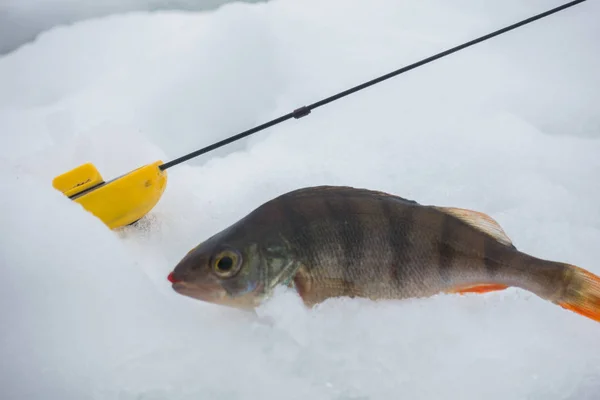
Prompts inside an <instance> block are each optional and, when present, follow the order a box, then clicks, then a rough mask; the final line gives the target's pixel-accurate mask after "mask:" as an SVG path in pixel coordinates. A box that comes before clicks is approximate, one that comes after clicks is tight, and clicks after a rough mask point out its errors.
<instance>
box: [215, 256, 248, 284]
mask: <svg viewBox="0 0 600 400" xmlns="http://www.w3.org/2000/svg"><path fill="white" fill-rule="evenodd" d="M241 260H242V257H241V255H240V254H239V253H237V252H234V251H231V250H225V251H222V252H220V253H218V254H217V255H216V256H215V257H214V261H213V270H214V271H215V273H216V274H217V275H218V276H220V277H222V278H229V277H231V276H233V275H235V274H236V273H237V272H238V271H239V269H240V266H241V264H242V263H241Z"/></svg>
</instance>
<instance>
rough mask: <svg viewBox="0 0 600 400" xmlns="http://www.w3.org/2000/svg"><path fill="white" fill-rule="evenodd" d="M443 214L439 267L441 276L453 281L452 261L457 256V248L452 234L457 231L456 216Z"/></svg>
mask: <svg viewBox="0 0 600 400" xmlns="http://www.w3.org/2000/svg"><path fill="white" fill-rule="evenodd" d="M441 215H442V226H441V232H440V236H439V240H440V241H439V246H438V250H439V255H438V256H439V259H438V268H439V272H440V277H441V278H442V281H443V282H444V283H451V282H452V263H453V262H454V259H455V257H456V250H455V249H454V247H452V245H451V243H452V240H453V239H452V236H453V234H454V232H455V231H456V228H457V226H456V225H457V224H456V221H455V219H454V217H451V216H449V215H446V214H441Z"/></svg>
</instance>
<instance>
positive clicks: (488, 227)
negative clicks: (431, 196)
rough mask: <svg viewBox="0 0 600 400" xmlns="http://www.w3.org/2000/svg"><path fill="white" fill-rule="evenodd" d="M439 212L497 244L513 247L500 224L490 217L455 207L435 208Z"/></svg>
mask: <svg viewBox="0 0 600 400" xmlns="http://www.w3.org/2000/svg"><path fill="white" fill-rule="evenodd" d="M436 208H437V209H439V210H440V211H442V212H444V213H446V214H449V215H452V216H455V217H456V218H458V219H460V220H461V221H464V222H466V223H467V224H469V225H471V226H473V227H475V228H477V229H479V230H480V231H482V232H485V233H487V234H488V235H490V236H492V237H493V238H494V239H496V240H498V241H499V242H501V243H503V244H505V245H507V246H511V247H514V245H513V243H512V241H511V240H510V238H509V237H508V235H507V234H506V233H505V232H504V230H503V229H502V227H501V226H500V224H498V222H496V221H495V220H494V219H493V218H492V217H490V216H489V215H487V214H484V213H482V212H478V211H473V210H466V209H464V208H456V207H436Z"/></svg>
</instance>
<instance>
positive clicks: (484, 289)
mask: <svg viewBox="0 0 600 400" xmlns="http://www.w3.org/2000/svg"><path fill="white" fill-rule="evenodd" d="M507 288H508V286H505V285H500V284H496V283H480V284H475V285H471V286H463V287H457V288H454V289H451V290H448V291H446V293H458V294H466V293H478V294H482V293H488V292H495V291H498V290H504V289H507Z"/></svg>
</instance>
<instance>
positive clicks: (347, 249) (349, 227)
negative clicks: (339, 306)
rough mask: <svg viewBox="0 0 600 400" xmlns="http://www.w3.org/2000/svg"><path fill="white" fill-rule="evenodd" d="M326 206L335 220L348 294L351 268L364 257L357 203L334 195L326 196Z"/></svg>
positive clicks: (348, 293) (363, 228)
mask: <svg viewBox="0 0 600 400" xmlns="http://www.w3.org/2000/svg"><path fill="white" fill-rule="evenodd" d="M325 203H326V206H327V209H328V212H329V214H330V215H331V217H332V218H333V220H334V221H335V224H334V225H335V229H336V231H337V240H339V244H340V246H341V248H342V254H340V257H339V261H340V262H341V263H342V271H343V284H344V288H343V289H344V292H345V295H347V296H350V295H352V292H353V291H354V288H353V286H354V285H353V284H352V282H353V280H354V279H353V275H352V274H353V273H354V272H353V268H355V267H360V265H361V262H362V260H363V258H364V239H365V236H364V235H365V229H366V227H364V226H362V222H361V219H360V218H359V216H358V214H357V213H356V211H357V208H359V207H360V204H359V203H353V202H352V198H351V197H346V196H336V197H335V198H328V199H327V200H326V201H325Z"/></svg>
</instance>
